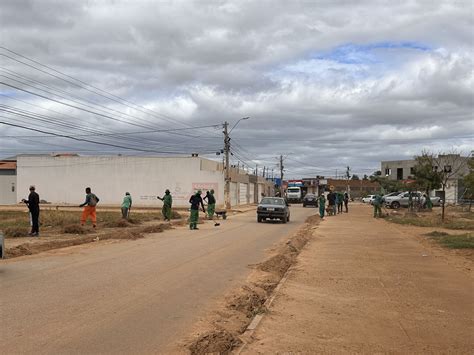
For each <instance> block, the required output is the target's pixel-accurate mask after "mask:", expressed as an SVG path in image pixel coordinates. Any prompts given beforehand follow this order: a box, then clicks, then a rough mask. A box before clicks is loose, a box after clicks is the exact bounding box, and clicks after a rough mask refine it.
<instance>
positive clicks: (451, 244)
mask: <svg viewBox="0 0 474 355" xmlns="http://www.w3.org/2000/svg"><path fill="white" fill-rule="evenodd" d="M426 236H428V237H430V238H431V239H433V240H435V241H436V242H438V243H439V244H441V245H442V246H444V247H446V248H450V249H474V233H464V234H449V233H446V232H438V231H434V232H431V233H427V234H426Z"/></svg>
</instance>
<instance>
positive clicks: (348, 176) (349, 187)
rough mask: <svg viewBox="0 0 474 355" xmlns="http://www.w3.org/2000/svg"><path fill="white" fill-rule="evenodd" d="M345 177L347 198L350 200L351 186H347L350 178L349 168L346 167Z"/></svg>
mask: <svg viewBox="0 0 474 355" xmlns="http://www.w3.org/2000/svg"><path fill="white" fill-rule="evenodd" d="M346 177H347V196H349V198H350V197H351V186H350V185H349V179H350V177H351V168H350V167H349V166H347V170H346Z"/></svg>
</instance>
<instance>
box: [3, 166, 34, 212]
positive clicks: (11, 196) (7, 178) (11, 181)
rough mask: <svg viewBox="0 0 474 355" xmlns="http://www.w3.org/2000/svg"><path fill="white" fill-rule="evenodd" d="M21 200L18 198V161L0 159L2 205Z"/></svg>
mask: <svg viewBox="0 0 474 355" xmlns="http://www.w3.org/2000/svg"><path fill="white" fill-rule="evenodd" d="M27 191H28V190H27ZM20 200H21V199H20ZM20 200H17V192H16V161H15V160H2V161H0V205H13V204H15V203H17V202H18V201H20Z"/></svg>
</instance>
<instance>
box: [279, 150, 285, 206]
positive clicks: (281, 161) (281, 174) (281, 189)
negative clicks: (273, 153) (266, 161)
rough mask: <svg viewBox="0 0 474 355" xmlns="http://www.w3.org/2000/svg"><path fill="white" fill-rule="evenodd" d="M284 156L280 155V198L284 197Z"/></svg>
mask: <svg viewBox="0 0 474 355" xmlns="http://www.w3.org/2000/svg"><path fill="white" fill-rule="evenodd" d="M283 169H284V166H283V155H280V179H281V181H280V196H281V197H283Z"/></svg>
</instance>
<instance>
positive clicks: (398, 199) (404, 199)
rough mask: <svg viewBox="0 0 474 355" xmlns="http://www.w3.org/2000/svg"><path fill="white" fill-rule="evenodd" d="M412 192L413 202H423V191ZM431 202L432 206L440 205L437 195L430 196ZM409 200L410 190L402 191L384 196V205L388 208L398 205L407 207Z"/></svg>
mask: <svg viewBox="0 0 474 355" xmlns="http://www.w3.org/2000/svg"><path fill="white" fill-rule="evenodd" d="M411 194H412V200H413V202H414V203H415V202H417V201H421V202H422V203H424V198H423V197H422V196H423V193H422V192H419V191H414V192H412V193H411ZM430 200H431V203H432V204H433V206H440V205H441V199H440V198H439V197H431V196H430ZM409 201H410V192H402V193H400V194H398V195H396V196H388V197H386V198H385V205H386V206H387V207H390V208H394V209H397V208H400V207H408V203H409Z"/></svg>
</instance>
